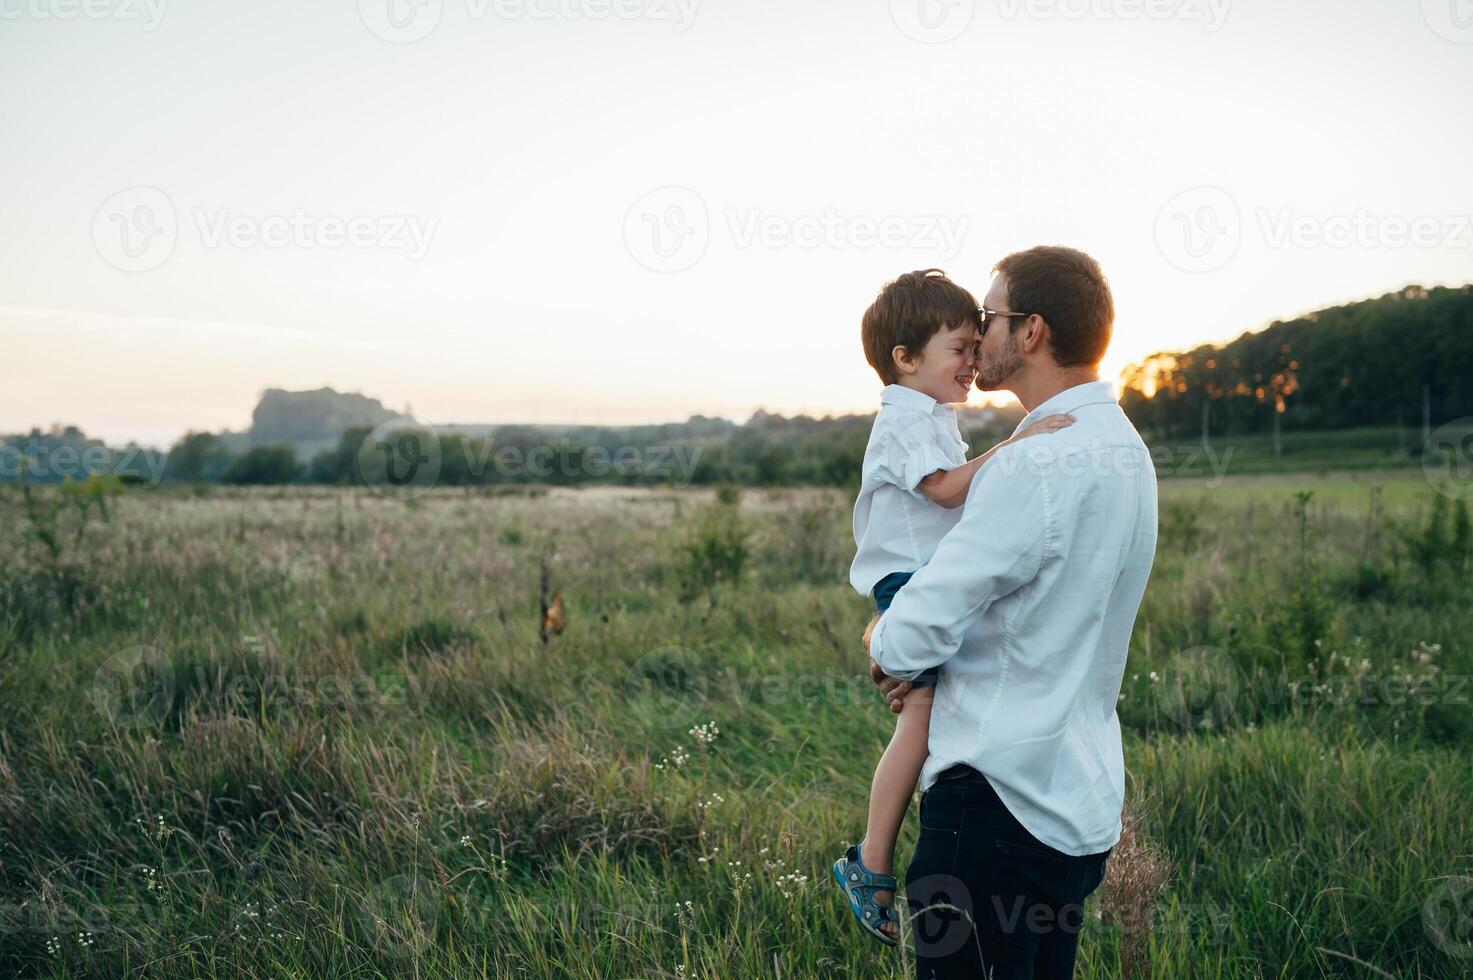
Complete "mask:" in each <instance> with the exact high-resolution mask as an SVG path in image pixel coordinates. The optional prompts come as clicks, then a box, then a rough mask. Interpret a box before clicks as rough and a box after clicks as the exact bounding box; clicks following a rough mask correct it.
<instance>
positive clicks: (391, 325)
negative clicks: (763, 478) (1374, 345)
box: [0, 0, 1473, 445]
mask: <svg viewBox="0 0 1473 980" xmlns="http://www.w3.org/2000/svg"><path fill="white" fill-rule="evenodd" d="M1470 90H1473V5H1470V3H1469V0H1394V2H1392V0H1339V2H1328V0H1325V2H1321V0H1296V2H1295V3H1284V2H1282V0H333V2H330V3H329V2H322V3H301V2H286V0H255V2H252V3H250V4H222V3H206V2H204V0H0V134H3V136H0V231H3V234H0V343H3V347H0V350H3V351H4V352H5V362H6V367H7V370H6V371H5V372H4V383H3V387H0V432H13V431H26V430H29V429H30V428H31V427H32V426H37V425H39V426H42V427H45V426H47V425H50V424H51V423H54V422H62V423H72V424H76V425H79V426H81V427H82V428H83V429H84V430H85V431H87V432H88V433H89V434H92V435H96V436H100V437H103V438H106V439H107V440H108V441H110V442H123V441H126V440H129V439H136V440H139V441H141V442H143V443H145V444H154V445H167V444H168V443H169V442H171V441H172V440H173V439H174V438H176V437H177V436H178V435H179V434H181V433H182V432H184V431H185V430H188V429H211V430H218V429H225V428H229V429H241V428H245V427H246V426H248V425H249V419H250V410H251V408H252V407H253V406H254V404H255V402H256V399H257V397H258V395H259V393H260V392H261V391H262V390H263V389H265V388H268V387H283V388H289V389H301V388H315V387H320V386H323V385H328V386H332V387H335V388H337V389H339V390H344V391H360V392H363V393H365V394H368V395H371V396H374V397H378V398H381V399H382V400H383V401H384V402H385V403H386V404H387V405H389V406H390V407H391V408H394V409H397V410H406V409H407V410H409V411H412V412H413V413H414V414H415V415H417V416H418V417H420V418H421V419H423V420H426V421H431V422H484V423H496V422H550V423H552V422H569V423H609V424H614V423H638V422H659V421H672V420H681V419H684V418H685V417H687V416H689V415H691V414H705V415H721V416H725V417H728V418H735V419H737V420H745V419H746V418H747V417H748V416H749V415H750V414H751V413H752V411H754V410H755V409H757V408H763V409H766V410H768V411H778V412H783V413H785V414H791V413H797V412H807V413H810V414H815V415H823V414H828V413H843V412H864V411H871V410H873V408H874V407H875V406H876V404H877V402H878V394H879V388H880V383H879V381H878V379H877V378H876V377H875V375H874V373H873V371H872V370H871V369H870V368H869V366H868V365H867V364H866V363H865V361H864V357H863V354H862V351H861V349H860V344H859V318H860V314H861V313H862V312H863V310H864V308H865V307H866V306H867V305H868V304H869V302H870V301H871V300H872V299H873V298H874V295H875V293H876V292H877V291H878V290H879V288H880V287H881V286H882V285H883V284H884V282H885V281H886V280H888V279H890V278H893V277H894V276H895V275H897V274H898V273H900V272H904V271H907V270H910V269H917V268H927V267H932V266H937V267H941V268H943V269H945V270H947V271H948V272H949V273H951V275H952V276H953V277H954V278H956V279H957V280H958V281H960V282H961V283H963V284H964V285H966V286H968V287H970V288H972V289H973V291H974V292H975V293H976V294H977V295H978V296H981V294H982V293H984V292H985V291H986V289H987V284H988V280H989V278H990V275H991V273H990V270H991V268H992V266H993V264H994V263H995V262H996V261H997V260H998V259H999V258H1001V257H1002V256H1003V255H1005V254H1007V253H1008V252H1010V251H1014V250H1016V249H1019V248H1025V247H1028V246H1030V245H1035V244H1054V243H1060V244H1067V245H1072V246H1075V247H1078V248H1082V249H1084V250H1085V251H1087V252H1089V253H1091V254H1092V255H1094V256H1095V257H1096V258H1097V259H1099V261H1100V263H1101V264H1102V266H1103V267H1104V269H1105V271H1106V274H1107V275H1108V276H1109V278H1110V280H1111V283H1112V287H1113V289H1114V293H1115V297H1116V307H1117V321H1116V329H1115V339H1114V342H1113V345H1112V349H1111V352H1110V355H1109V357H1108V358H1107V360H1106V362H1105V365H1104V368H1105V373H1106V375H1107V376H1110V377H1113V376H1115V375H1117V374H1118V372H1119V371H1120V370H1121V369H1122V368H1123V367H1125V366H1126V365H1127V364H1128V363H1130V362H1132V361H1138V360H1140V359H1142V358H1143V357H1145V356H1146V355H1148V354H1151V353H1153V352H1156V351H1161V350H1175V349H1182V348H1187V347H1191V346H1194V345H1196V344H1199V343H1203V342H1218V341H1224V340H1228V339H1231V338H1233V337H1235V336H1237V335H1239V334H1241V333H1242V332H1244V331H1245V330H1252V329H1258V328H1261V327H1263V326H1265V325H1267V324H1268V323H1269V322H1271V321H1272V320H1274V319H1280V318H1288V317H1292V316H1294V315H1296V314H1299V313H1303V312H1307V311H1309V310H1312V309H1317V308H1321V307H1324V306H1328V305H1333V304H1336V303H1340V302H1345V301H1349V300H1354V299H1361V298H1368V297H1372V296H1377V295H1380V294H1382V293H1385V292H1388V291H1391V290H1394V289H1398V288H1400V287H1402V286H1403V285H1406V284H1408V283H1412V282H1417V283H1422V284H1425V285H1433V284H1462V283H1465V282H1469V281H1473V227H1470V224H1473V180H1470V179H1469V175H1470V173H1473V127H1470V126H1469V125H1468V122H1467V120H1468V109H1467V95H1468V92H1469V91H1470ZM981 397H982V396H980V395H974V399H980V398H981Z"/></svg>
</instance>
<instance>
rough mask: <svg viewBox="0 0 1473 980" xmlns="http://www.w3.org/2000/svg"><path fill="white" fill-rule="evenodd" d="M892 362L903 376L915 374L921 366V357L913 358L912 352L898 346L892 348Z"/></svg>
mask: <svg viewBox="0 0 1473 980" xmlns="http://www.w3.org/2000/svg"><path fill="white" fill-rule="evenodd" d="M890 360H892V361H894V362H895V370H897V371H899V372H900V373H901V374H915V373H916V371H917V370H918V368H919V365H920V360H921V359H920V358H919V357H912V356H911V354H910V351H909V350H907V349H906V348H904V347H903V346H901V345H900V344H896V345H895V346H894V347H892V348H890Z"/></svg>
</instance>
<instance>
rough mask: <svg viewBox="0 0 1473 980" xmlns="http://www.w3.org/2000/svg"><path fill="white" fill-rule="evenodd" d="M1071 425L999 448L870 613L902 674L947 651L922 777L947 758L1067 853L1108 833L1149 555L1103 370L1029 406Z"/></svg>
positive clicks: (1132, 446)
mask: <svg viewBox="0 0 1473 980" xmlns="http://www.w3.org/2000/svg"><path fill="white" fill-rule="evenodd" d="M1058 413H1068V414H1072V415H1073V416H1074V418H1075V422H1074V424H1073V425H1072V426H1069V427H1068V428H1066V429H1062V430H1060V431H1058V432H1054V433H1050V434H1045V435H1038V436H1031V437H1029V438H1027V439H1022V440H1020V441H1018V442H1016V443H1012V444H1010V445H1007V446H1004V447H1003V448H1001V449H999V450H998V451H997V452H996V453H995V454H994V455H993V457H992V458H991V459H990V460H988V462H987V463H986V464H985V465H983V466H982V468H981V470H980V471H979V472H978V474H977V475H976V477H975V478H974V479H973V481H972V485H971V488H970V490H969V491H968V494H967V502H966V505H965V506H964V507H963V508H962V515H961V519H960V520H959V521H958V523H957V525H956V527H955V528H954V529H953V530H952V531H951V532H950V533H949V534H947V535H946V537H945V539H944V540H943V541H942V542H941V544H940V545H939V546H938V547H937V548H936V551H935V554H933V555H932V556H931V559H930V561H929V562H928V563H927V564H926V565H925V567H924V568H922V569H921V570H920V571H919V572H917V573H916V575H915V577H914V578H912V579H911V580H910V581H909V582H908V583H907V584H906V586H905V587H904V588H903V589H901V590H900V593H899V594H898V595H897V596H896V597H895V601H894V604H893V605H892V606H891V607H890V608H889V610H887V611H886V613H885V614H884V616H882V617H881V618H880V621H879V623H878V625H877V626H876V627H875V630H874V635H873V638H872V640H871V646H870V654H871V656H872V657H873V658H874V659H875V660H876V662H878V663H879V665H880V667H881V668H882V669H883V670H884V671H885V673H887V674H889V675H891V676H892V677H898V678H902V679H906V680H909V679H912V678H914V677H915V676H916V675H917V674H918V673H920V671H922V670H924V669H925V668H927V667H934V666H937V665H939V664H943V663H944V664H945V668H944V669H943V670H942V671H941V677H940V681H939V683H938V685H937V688H936V693H935V700H934V703H933V706H932V709H931V728H930V753H931V754H930V758H929V759H927V760H926V764H925V768H924V769H923V770H922V772H921V785H922V787H923V788H926V787H929V786H930V785H931V784H932V783H933V782H935V781H936V777H937V776H938V775H939V774H940V773H941V772H943V771H945V770H946V769H947V768H948V767H950V766H952V765H954V764H955V763H959V762H964V763H966V764H968V765H970V766H972V767H973V768H974V769H976V770H978V771H979V772H981V773H982V774H983V775H985V776H986V777H987V779H988V781H989V782H990V783H991V784H992V786H993V788H994V789H995V790H996V791H997V794H998V796H999V797H1000V798H1001V799H1002V801H1003V803H1004V804H1006V806H1007V808H1008V810H1009V811H1010V812H1011V813H1012V814H1013V816H1015V817H1016V818H1017V819H1018V821H1019V822H1020V823H1022V824H1023V826H1024V827H1026V828H1027V829H1028V830H1029V832H1030V833H1032V834H1033V835H1034V836H1035V837H1037V838H1038V839H1039V840H1041V841H1043V842H1044V843H1045V844H1048V845H1049V846H1051V847H1054V848H1057V849H1058V850H1060V851H1063V852H1065V853H1066V854H1076V855H1078V854H1094V853H1098V852H1100V851H1103V850H1105V849H1106V848H1109V847H1113V846H1114V845H1115V844H1116V843H1117V842H1118V841H1119V839H1120V814H1121V808H1122V806H1123V803H1124V797H1125V761H1124V756H1123V753H1122V751H1121V742H1120V721H1119V718H1118V717H1117V716H1116V714H1115V704H1116V700H1117V698H1118V696H1119V693H1120V684H1121V679H1122V677H1123V675H1124V673H1125V659H1126V652H1127V648H1128V647H1129V643H1130V634H1131V629H1132V627H1133V626H1134V623H1135V617H1136V612H1137V611H1138V609H1139V607H1140V601H1141V597H1142V595H1143V594H1144V593H1145V588H1146V580H1147V578H1148V577H1149V575H1150V570H1151V562H1152V560H1153V559H1154V557H1155V553H1156V471H1155V467H1154V466H1153V465H1152V463H1151V457H1150V453H1149V452H1148V451H1147V449H1146V446H1145V444H1144V443H1143V442H1142V441H1141V438H1140V436H1139V435H1138V434H1137V433H1136V431H1135V428H1134V426H1132V425H1131V424H1130V420H1129V419H1127V418H1126V417H1125V413H1124V412H1122V411H1121V410H1120V406H1119V404H1117V403H1116V401H1115V397H1114V395H1113V393H1112V391H1111V389H1110V386H1109V385H1108V384H1106V383H1104V382H1092V383H1089V384H1082V385H1077V386H1075V387H1073V388H1068V389H1066V390H1064V391H1061V392H1059V393H1058V394H1057V395H1055V396H1054V397H1052V398H1050V399H1048V401H1046V402H1044V403H1043V404H1042V405H1039V406H1038V407H1037V408H1035V409H1034V410H1033V411H1032V412H1029V413H1028V415H1027V417H1026V418H1024V419H1023V421H1022V422H1020V423H1019V425H1018V431H1021V430H1022V429H1023V428H1024V427H1025V426H1027V425H1030V424H1032V423H1033V422H1034V421H1036V420H1038V419H1041V418H1043V417H1044V416H1047V415H1054V414H1058Z"/></svg>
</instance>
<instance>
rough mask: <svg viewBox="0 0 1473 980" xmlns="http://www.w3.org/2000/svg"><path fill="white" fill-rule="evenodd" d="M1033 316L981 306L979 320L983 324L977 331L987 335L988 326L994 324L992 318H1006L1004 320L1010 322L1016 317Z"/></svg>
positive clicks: (978, 314)
mask: <svg viewBox="0 0 1473 980" xmlns="http://www.w3.org/2000/svg"><path fill="white" fill-rule="evenodd" d="M1032 315H1033V314H1032V313H1010V312H1008V311H1007V310H994V309H989V308H988V307H986V306H979V307H978V308H977V318H978V319H979V320H980V321H981V323H980V325H979V326H978V328H977V329H978V330H980V331H981V332H982V333H983V334H984V335H985V334H986V333H987V327H988V325H989V324H990V323H992V318H993V317H995V316H1000V317H1004V318H1006V319H1008V320H1012V319H1013V318H1014V317H1019V316H1032Z"/></svg>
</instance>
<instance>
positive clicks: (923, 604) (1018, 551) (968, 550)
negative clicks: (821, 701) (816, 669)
mask: <svg viewBox="0 0 1473 980" xmlns="http://www.w3.org/2000/svg"><path fill="white" fill-rule="evenodd" d="M1010 450H1011V451H1010ZM1050 505H1051V500H1050V493H1049V486H1048V483H1047V480H1046V478H1045V476H1044V475H1043V473H1042V472H1040V470H1039V468H1038V467H1037V466H1036V465H1032V464H1030V462H1029V461H1028V459H1027V457H1026V455H1025V454H1023V453H1022V452H1021V447H1016V448H1015V447H1008V449H1004V450H1003V451H1001V452H999V453H998V454H997V455H996V456H994V457H993V458H992V459H991V460H990V461H989V462H988V465H986V466H984V467H982V469H981V470H980V471H979V472H978V474H977V476H976V478H975V479H974V480H973V482H972V487H971V491H970V492H969V493H968V494H967V502H966V505H965V507H964V508H963V511H962V516H961V519H960V520H959V521H958V522H957V525H956V527H954V528H952V529H951V530H950V531H949V532H947V534H946V536H945V537H944V538H942V539H941V543H940V544H939V545H938V546H937V547H936V553H935V554H934V555H933V556H932V557H931V560H930V561H929V562H927V563H926V565H925V566H924V567H923V568H921V570H920V571H918V572H916V574H915V576H914V577H913V578H912V579H911V580H910V581H909V582H907V583H906V584H905V587H904V588H902V589H901V590H900V592H899V594H898V595H896V597H895V601H894V603H893V604H891V606H890V608H889V609H888V610H886V611H885V614H884V615H883V616H881V617H880V621H879V623H878V624H876V626H875V629H874V633H873V634H872V636H871V637H870V656H871V657H872V658H874V660H875V662H876V663H878V664H879V665H880V668H881V669H882V670H884V672H885V673H887V674H889V675H890V676H891V677H898V678H900V679H901V680H914V679H915V677H916V675H917V674H919V673H920V672H921V671H923V670H925V669H926V668H928V667H936V666H938V665H940V664H942V663H945V662H946V661H947V660H949V659H951V657H952V656H953V655H954V654H955V653H956V652H957V650H958V649H960V647H961V644H962V639H963V638H964V637H965V635H966V631H967V628H968V627H969V626H970V625H971V624H972V622H973V621H974V620H975V619H976V617H977V616H979V615H981V613H982V612H983V611H984V610H985V609H986V608H987V607H988V606H990V605H991V604H992V603H994V602H996V601H997V600H998V599H1000V598H1002V597H1003V596H1006V595H1008V594H1010V593H1012V592H1014V591H1016V590H1017V589H1018V588H1020V587H1021V586H1023V585H1025V584H1027V583H1028V582H1031V581H1033V579H1035V578H1036V577H1037V576H1038V571H1039V569H1040V568H1041V567H1042V565H1043V560H1044V556H1045V553H1046V551H1047V548H1048V531H1049V520H1050V511H1051V506H1050Z"/></svg>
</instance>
